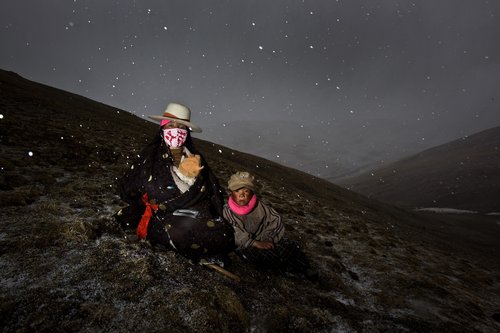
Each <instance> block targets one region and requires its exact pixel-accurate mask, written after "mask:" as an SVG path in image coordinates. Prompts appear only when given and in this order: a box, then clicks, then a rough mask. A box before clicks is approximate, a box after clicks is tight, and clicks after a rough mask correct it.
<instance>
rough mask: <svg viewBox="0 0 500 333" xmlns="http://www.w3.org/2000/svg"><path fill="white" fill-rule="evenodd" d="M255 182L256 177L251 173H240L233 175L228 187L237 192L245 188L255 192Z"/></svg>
mask: <svg viewBox="0 0 500 333" xmlns="http://www.w3.org/2000/svg"><path fill="white" fill-rule="evenodd" d="M253 181H254V177H253V176H252V175H251V174H250V173H249V172H246V171H238V172H236V173H235V174H233V175H231V177H230V178H229V181H228V182H227V187H228V188H229V190H231V191H236V190H239V189H240V188H243V187H246V188H248V189H250V190H252V191H255V184H254V182H253Z"/></svg>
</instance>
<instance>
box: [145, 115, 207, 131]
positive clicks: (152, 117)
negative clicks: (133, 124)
mask: <svg viewBox="0 0 500 333" xmlns="http://www.w3.org/2000/svg"><path fill="white" fill-rule="evenodd" d="M148 117H149V118H151V119H153V120H159V121H162V120H173V121H175V122H178V123H179V124H183V125H186V126H187V127H189V130H190V131H191V132H195V133H201V132H202V131H203V130H202V129H201V127H200V126H198V125H195V124H193V123H191V122H189V121H186V120H182V119H179V118H174V117H165V116H148Z"/></svg>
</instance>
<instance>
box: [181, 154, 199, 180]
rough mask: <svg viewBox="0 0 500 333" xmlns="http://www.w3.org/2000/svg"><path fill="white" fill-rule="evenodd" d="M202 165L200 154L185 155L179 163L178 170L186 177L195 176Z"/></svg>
mask: <svg viewBox="0 0 500 333" xmlns="http://www.w3.org/2000/svg"><path fill="white" fill-rule="evenodd" d="M201 169H203V166H202V165H201V158H200V155H191V156H189V157H185V158H184V159H183V160H182V161H181V163H180V164H179V171H180V173H182V174H183V175H184V176H186V177H191V178H196V177H197V176H198V175H199V174H200V171H201Z"/></svg>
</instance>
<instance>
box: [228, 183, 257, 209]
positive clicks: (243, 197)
mask: <svg viewBox="0 0 500 333" xmlns="http://www.w3.org/2000/svg"><path fill="white" fill-rule="evenodd" d="M231 196H232V197H233V200H234V201H235V202H236V203H237V204H238V205H240V206H245V205H248V203H249V202H250V199H252V197H253V192H252V190H249V189H248V188H246V187H242V188H240V189H239V190H236V191H233V192H231Z"/></svg>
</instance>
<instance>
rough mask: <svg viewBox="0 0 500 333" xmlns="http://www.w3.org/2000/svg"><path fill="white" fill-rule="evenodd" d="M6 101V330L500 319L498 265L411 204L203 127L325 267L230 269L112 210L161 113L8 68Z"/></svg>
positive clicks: (2, 78)
mask: <svg viewBox="0 0 500 333" xmlns="http://www.w3.org/2000/svg"><path fill="white" fill-rule="evenodd" d="M0 109H1V111H0V114H1V115H2V118H1V119H0V170H1V174H0V203H1V204H0V281H1V284H0V324H1V325H2V330H3V331H4V332H13V331H28V330H33V331H49V330H50V331H120V332H127V331H138V330H142V331H164V332H200V331H207V332H210V331H218V332H249V331H257V332H263V331H271V332H279V331H288V332H331V331H345V332H379V331H380V332H382V331H410V332H441V331H448V332H463V331H479V332H495V331H497V329H498V325H499V324H498V322H497V320H498V319H497V318H498V317H499V312H500V310H499V309H500V304H499V298H498V295H499V282H498V281H499V280H500V279H499V276H498V275H499V274H498V272H499V270H498V266H495V265H493V264H490V262H491V261H488V260H484V261H482V260H480V259H483V258H482V257H479V256H478V253H477V252H474V251H468V252H469V253H468V254H467V253H465V251H458V249H457V248H454V247H449V246H448V245H447V244H448V241H445V240H446V237H445V236H446V234H445V233H443V234H442V235H444V236H441V235H439V234H433V233H431V234H428V233H426V232H425V230H426V228H427V226H428V225H430V223H429V221H427V220H422V219H421V218H420V217H419V216H417V215H414V214H409V213H407V212H405V211H403V210H400V209H397V208H394V207H390V206H387V205H384V204H380V203H377V202H374V201H371V200H368V199H366V198H364V197H362V196H361V195H358V194H354V193H351V192H349V191H346V190H344V189H341V188H339V187H337V186H335V185H333V184H330V183H328V182H325V181H321V180H319V179H317V178H314V177H311V176H310V175H307V174H305V173H302V172H299V171H296V170H293V169H288V168H284V167H282V166H279V165H277V164H275V163H272V162H270V161H266V160H263V159H260V158H257V157H254V156H251V155H248V154H245V153H240V152H236V151H232V150H230V149H227V148H225V147H221V146H217V145H214V144H212V143H210V142H206V141H202V140H196V144H197V147H198V149H199V150H201V151H202V152H203V153H204V155H205V157H206V158H207V160H208V161H209V163H210V164H211V166H212V168H213V170H214V172H215V173H216V175H217V176H218V177H219V179H220V180H221V183H222V184H223V185H225V182H226V179H227V178H228V176H229V175H230V174H231V173H232V172H233V171H235V170H239V169H241V168H245V169H248V170H250V171H252V172H254V173H256V174H257V176H258V178H259V179H260V185H261V188H262V190H261V194H260V195H261V198H262V200H264V201H266V202H268V203H269V204H270V205H271V206H273V207H274V208H276V209H277V210H278V211H279V212H280V213H281V214H282V215H283V218H284V222H285V223H286V228H287V233H288V235H289V237H290V238H293V239H296V240H298V241H299V242H301V243H302V244H303V246H304V249H305V251H306V253H307V255H308V256H309V258H310V259H311V261H312V263H313V265H314V266H315V267H316V268H317V269H318V271H319V274H320V278H319V281H315V282H314V281H309V280H306V279H304V276H303V275H300V274H296V275H282V274H279V273H276V272H263V271H258V270H255V269H252V268H250V267H247V266H246V265H244V263H242V262H241V261H240V260H239V258H237V257H236V256H232V259H233V263H232V265H231V266H230V267H229V269H230V270H231V271H232V272H233V273H235V274H237V275H239V276H240V277H241V278H242V281H241V282H240V283H235V282H234V281H232V280H228V279H226V278H225V277H223V276H221V275H218V274H217V273H214V272H212V271H208V270H206V269H204V268H203V267H201V266H197V265H193V264H192V263H191V262H189V261H188V260H186V259H185V258H183V257H181V256H179V255H177V254H175V253H173V252H168V251H164V250H162V249H161V248H155V247H151V246H150V245H149V244H148V243H147V242H138V241H136V239H135V238H134V237H133V233H126V232H123V231H122V230H120V229H119V228H118V227H117V225H116V223H115V222H114V220H113V219H112V217H111V215H112V214H113V212H114V211H116V210H117V209H118V208H120V207H121V206H122V205H123V203H121V202H120V200H119V198H118V197H117V196H116V193H115V187H114V182H115V179H116V177H118V176H120V175H121V174H122V173H123V171H124V170H125V168H127V167H128V163H129V161H130V159H131V158H133V155H134V154H135V152H137V151H138V150H139V149H140V148H142V147H143V146H144V144H146V143H147V140H148V139H149V138H150V137H151V135H153V133H154V132H155V130H156V125H155V124H152V123H149V122H146V121H144V120H141V119H139V118H137V117H134V116H132V115H130V114H129V113H127V112H124V111H120V110H117V109H115V108H112V107H109V106H105V105H102V104H100V103H96V102H93V101H91V100H89V99H86V98H83V97H80V96H76V95H73V94H69V93H67V92H64V91H61V90H56V89H53V88H50V87H47V86H43V85H40V84H36V83H33V82H30V81H27V80H24V79H22V78H21V77H19V76H17V75H15V74H13V73H8V72H4V71H0ZM441 232H442V230H441ZM436 235H437V236H436ZM438 239H439V240H440V241H439V242H438V241H437V240H438ZM492 253H493V254H490V257H488V258H489V259H491V258H495V255H494V253H495V252H494V251H493V252H492ZM488 258H485V259H488Z"/></svg>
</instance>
